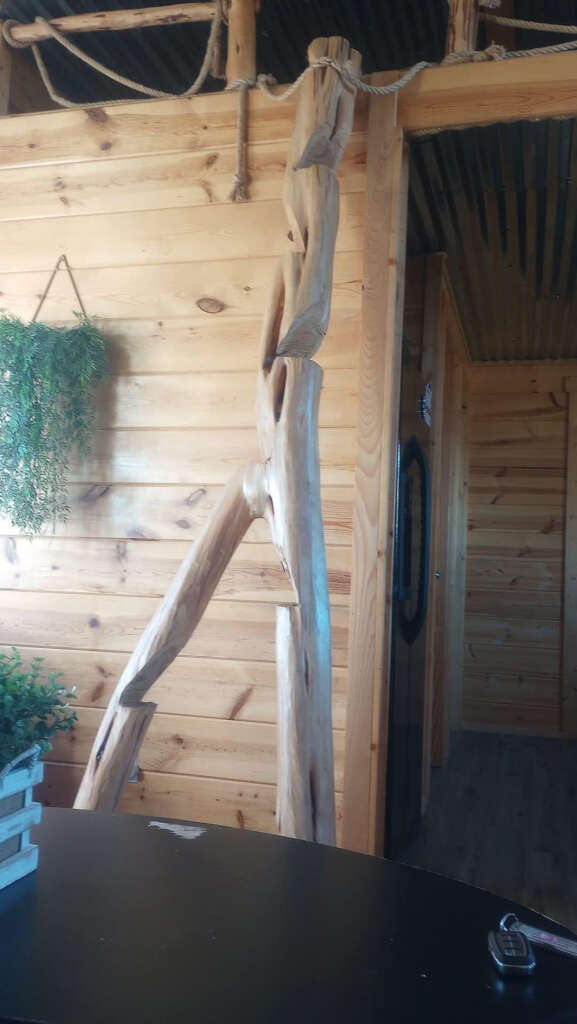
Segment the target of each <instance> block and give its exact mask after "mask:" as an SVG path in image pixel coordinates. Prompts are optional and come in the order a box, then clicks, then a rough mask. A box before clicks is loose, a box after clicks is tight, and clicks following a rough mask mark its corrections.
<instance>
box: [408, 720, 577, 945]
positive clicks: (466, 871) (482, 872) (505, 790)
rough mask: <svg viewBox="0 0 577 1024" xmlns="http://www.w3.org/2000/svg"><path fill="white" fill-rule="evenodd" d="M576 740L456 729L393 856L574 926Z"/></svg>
mask: <svg viewBox="0 0 577 1024" xmlns="http://www.w3.org/2000/svg"><path fill="white" fill-rule="evenodd" d="M576 812H577V741H570V740H558V739H540V738H534V737H524V736H523V737H521V736H507V735H494V734H489V733H479V732H461V733H458V734H456V735H455V737H454V739H453V744H452V748H451V755H450V758H449V763H448V765H447V767H446V768H445V769H444V770H442V771H441V770H440V769H435V770H434V773H433V784H432V790H431V801H430V805H429V810H428V812H427V815H426V818H425V820H424V822H423V826H422V829H421V833H420V835H419V837H418V838H417V839H416V840H415V841H414V842H413V843H412V844H411V845H410V847H408V848H407V850H406V851H405V853H404V854H403V856H402V857H400V858H399V859H400V860H403V861H405V862H406V863H408V864H415V865H417V866H419V867H423V868H428V869H430V870H432V871H436V872H439V873H441V874H444V875H450V876H452V877H453V878H459V879H461V880H462V881H465V882H470V883H472V884H473V885H477V886H480V887H481V888H483V889H489V890H490V891H492V892H495V893H497V894H498V895H501V896H506V897H508V898H509V899H513V900H517V901H518V902H520V903H523V904H526V905H528V906H531V907H534V908H535V910H539V911H541V912H542V913H544V914H547V915H549V916H550V917H552V918H554V919H555V920H557V921H561V922H562V923H563V924H565V925H567V926H568V927H570V928H572V929H574V930H575V931H577V813H576Z"/></svg>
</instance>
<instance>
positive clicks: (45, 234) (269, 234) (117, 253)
mask: <svg viewBox="0 0 577 1024" xmlns="http://www.w3.org/2000/svg"><path fill="white" fill-rule="evenodd" d="M363 213H364V195H363V193H362V192H351V193H348V194H345V195H343V196H342V198H341V205H340V222H339V233H338V236H337V246H338V248H339V250H340V251H342V252H350V251H351V250H352V251H354V250H358V249H359V248H360V247H361V245H362V235H363V220H364V217H363ZM286 235H287V223H286V217H285V213H284V210H283V208H282V206H281V205H280V204H279V202H278V198H275V199H270V200H266V201H264V202H261V203H259V204H258V206H257V207H256V208H255V206H254V205H250V204H249V203H227V204H222V205H218V206H212V205H210V206H196V207H190V208H189V207H184V208H181V207H178V208H175V209H173V210H170V209H169V210H158V209H155V210H139V211H136V212H130V213H115V214H94V215H86V216H84V217H57V218H55V217H52V218H47V219H45V220H24V221H7V222H5V223H4V224H3V227H2V243H3V244H2V248H1V249H0V273H2V274H8V273H15V272H25V271H46V270H48V271H49V270H51V269H52V266H53V265H54V258H53V257H54V250H55V248H56V249H58V251H59V252H60V251H61V252H65V253H66V254H67V256H68V258H69V260H70V263H71V264H72V265H73V266H74V268H75V270H77V269H79V268H85V267H110V266H111V265H112V266H114V267H125V266H127V267H135V266H140V265H146V264H152V265H156V264H159V263H161V264H162V263H189V262H190V261H191V260H198V261H201V262H202V263H203V264H204V263H212V262H214V261H222V259H223V257H226V259H229V260H237V259H239V260H245V259H247V258H259V257H267V256H272V255H275V256H278V255H280V254H281V253H283V252H285V251H286ZM112 239H114V249H113V251H112V252H111V240H112Z"/></svg>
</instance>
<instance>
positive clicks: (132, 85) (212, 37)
mask: <svg viewBox="0 0 577 1024" xmlns="http://www.w3.org/2000/svg"><path fill="white" fill-rule="evenodd" d="M224 4H225V0H215V5H214V17H213V19H212V21H211V25H210V32H209V35H208V41H207V44H206V50H205V54H204V58H203V61H202V64H201V66H200V71H199V72H198V74H197V76H196V78H195V79H194V81H193V82H192V83H191V85H189V86H188V88H187V89H185V90H184V92H181V93H173V92H165V91H164V90H163V89H153V88H151V87H150V86H148V85H143V83H142V82H137V81H135V79H133V78H128V77H127V76H126V75H121V74H120V73H119V72H118V71H114V69H113V68H109V67H107V66H106V65H105V64H101V63H100V61H98V60H96V59H95V58H94V57H91V56H90V54H88V53H85V51H84V50H81V49H80V47H79V46H76V44H75V43H73V42H72V41H71V40H70V39H68V38H67V36H65V35H64V34H63V33H62V32H60V31H59V30H58V29H57V28H56V27H55V25H53V24H52V23H51V22H50V21H48V19H47V18H42V17H37V18H35V21H36V22H39V23H40V24H42V25H43V26H44V27H45V29H46V31H47V32H48V33H49V34H50V36H51V37H52V39H54V40H55V41H56V42H57V43H60V45H61V46H62V47H63V48H64V49H65V50H68V52H69V53H71V54H72V55H73V56H74V57H77V58H78V60H80V61H82V62H83V63H84V64H86V65H87V66H88V67H91V68H92V69H93V70H94V71H98V72H99V74H101V75H104V77H105V78H109V79H110V80H111V81H113V82H117V83H118V85H124V86H126V88H127V89H133V90H134V91H135V92H139V93H142V95H143V96H149V97H151V98H152V99H180V98H182V97H186V96H194V94H195V93H197V92H198V91H199V90H200V89H201V88H202V86H203V85H204V83H205V81H206V79H207V77H208V74H209V72H210V70H211V67H213V66H214V64H215V58H216V57H217V51H218V46H219V38H220V31H221V27H222V25H223V23H224ZM17 24H18V22H17V21H15V20H14V19H9V20H8V21H5V22H4V23H3V25H2V35H3V37H4V39H5V41H6V42H7V43H8V44H9V46H12V47H14V48H15V49H17V50H22V49H27V47H28V46H30V48H31V49H32V53H33V55H34V60H35V61H36V66H37V68H38V71H39V73H40V77H41V79H42V81H43V83H44V85H45V87H46V91H47V93H48V95H49V96H50V99H51V100H52V101H53V102H54V103H56V104H58V106H61V107H69V108H75V107H86V106H101V104H86V103H76V102H75V101H74V100H68V99H67V98H66V97H65V96H61V95H60V94H59V93H57V92H56V89H55V88H54V86H53V84H52V79H51V78H50V74H49V71H48V68H47V67H46V64H45V61H44V58H43V56H42V53H41V51H40V47H39V45H38V43H19V42H18V41H17V40H16V39H14V36H13V35H12V27H13V26H14V25H17ZM109 102H112V103H125V102H126V100H112V101H109Z"/></svg>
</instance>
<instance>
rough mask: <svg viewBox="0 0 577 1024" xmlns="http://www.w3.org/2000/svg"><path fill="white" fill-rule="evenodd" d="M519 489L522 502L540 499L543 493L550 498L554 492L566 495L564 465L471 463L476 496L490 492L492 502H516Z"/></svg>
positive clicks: (472, 493) (472, 484) (470, 476)
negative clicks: (485, 464) (552, 466)
mask: <svg viewBox="0 0 577 1024" xmlns="http://www.w3.org/2000/svg"><path fill="white" fill-rule="evenodd" d="M517 491H521V492H523V497H522V502H523V503H524V502H525V501H527V498H528V496H530V497H531V500H532V499H533V497H534V499H535V501H538V500H539V496H543V495H545V496H546V498H547V500H549V498H550V497H551V496H552V495H564V494H565V467H564V466H559V467H554V468H547V467H543V466H524V467H515V466H498V467H495V468H494V469H492V468H491V467H485V466H479V467H475V466H471V467H470V469H469V493H470V494H471V495H473V496H474V495H477V494H480V493H483V494H488V495H489V496H490V500H491V501H492V502H493V504H503V505H507V504H511V503H513V501H514V498H513V495H514V492H517ZM493 496H494V497H493Z"/></svg>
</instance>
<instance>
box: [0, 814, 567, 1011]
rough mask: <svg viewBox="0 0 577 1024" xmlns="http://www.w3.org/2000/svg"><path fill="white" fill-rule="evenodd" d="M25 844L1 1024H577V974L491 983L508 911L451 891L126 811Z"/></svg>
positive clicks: (3, 964)
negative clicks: (181, 832) (26, 872)
mask: <svg viewBox="0 0 577 1024" xmlns="http://www.w3.org/2000/svg"><path fill="white" fill-rule="evenodd" d="M36 841H37V842H38V843H39V845H40V866H39V868H38V871H37V873H36V874H34V875H31V876H29V877H28V878H26V879H23V880H22V881H20V882H16V883H15V884H14V885H13V886H11V887H10V888H8V889H5V890H4V891H3V892H1V893H0V937H1V940H2V950H1V956H0V1021H4V1020H5V1019H7V1020H11V1019H12V1018H16V1019H24V1020H34V1021H47V1022H49V1024H85V1022H86V1024H97V1022H98V1024H103V1022H106V1024H116V1022H122V1024H184V1022H186V1024H190V1022H195V1024H209V1022H210V1024H212V1022H214V1024H228V1022H233V1021H234V1022H235V1024H236V1022H239V1021H250V1022H263V1024H265V1022H266V1024H269V1022H270V1024H285V1022H287V1024H288V1022H289V1021H290V1024H295V1022H308V1021H314V1022H315V1024H318V1022H324V1021H330V1022H331V1024H340V1022H345V1021H346V1022H347V1024H357V1022H359V1024H364V1022H367V1024H368V1022H370V1024H373V1022H377V1021H379V1022H383V1021H386V1022H387V1024H397V1022H400V1021H411V1022H416V1024H428V1022H432V1021H435V1022H441V1021H442V1022H447V1024H453V1022H455V1024H476V1022H480V1021H483V1022H491V1024H499V1022H501V1021H503V1022H507V1024H511V1022H512V1021H523V1022H534V1021H540V1022H544V1021H547V1022H555V1024H561V1022H567V1024H569V1022H573V1024H575V1022H577V965H576V963H575V961H574V960H571V959H569V958H564V957H561V956H558V955H555V954H553V953H549V952H547V951H543V952H539V951H538V953H537V955H538V964H537V971H536V973H535V975H534V977H533V978H532V979H530V980H518V979H513V980H507V981H505V980H503V979H502V978H500V977H499V976H498V975H497V974H496V973H495V971H494V969H493V966H492V964H491V962H490V960H489V959H488V954H487V932H488V930H489V929H490V928H491V927H495V926H496V924H497V922H498V920H499V918H500V917H501V916H502V915H503V914H504V913H506V912H507V911H509V910H518V909H519V908H518V907H516V905H515V904H511V903H508V902H507V901H506V900H502V899H498V898H497V897H496V896H492V895H490V894H489V893H486V892H483V891H481V890H479V889H474V888H472V887H470V886H467V885H463V884H461V883H459V882H454V881H451V880H449V879H445V878H442V877H440V876H438V875H432V874H430V873H428V872H425V871H420V870H418V869H416V868H409V867H404V866H402V865H399V864H395V863H392V862H390V861H385V860H380V859H378V858H373V857H365V856H360V855H358V854H353V853H348V852H346V851H342V850H333V849H329V848H327V847H322V846H313V845H311V844H308V843H303V842H299V841H297V840H291V839H282V838H278V837H276V836H267V835H261V834H259V833H255V832H242V831H238V830H235V829H227V828H220V827H217V826H212V825H209V826H206V831H205V832H204V833H203V834H202V835H200V836H199V837H198V838H196V839H184V838H180V837H179V836H177V835H175V834H173V833H172V832H171V831H166V830H163V829H158V828H155V827H151V825H150V819H148V818H141V817H135V816H132V815H108V814H94V813H91V812H86V811H66V810H56V809H47V810H46V811H45V819H44V822H43V824H42V826H41V827H40V828H39V829H37V830H36ZM521 916H522V917H523V918H524V919H525V920H530V921H531V922H533V923H535V924H540V925H545V926H546V925H547V924H549V925H550V922H546V920H545V919H544V918H542V917H540V916H539V915H538V914H533V913H531V912H530V911H527V910H523V912H522V914H521ZM558 930H559V931H560V932H563V929H561V928H559V929H558ZM564 934H568V933H566V932H564Z"/></svg>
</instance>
